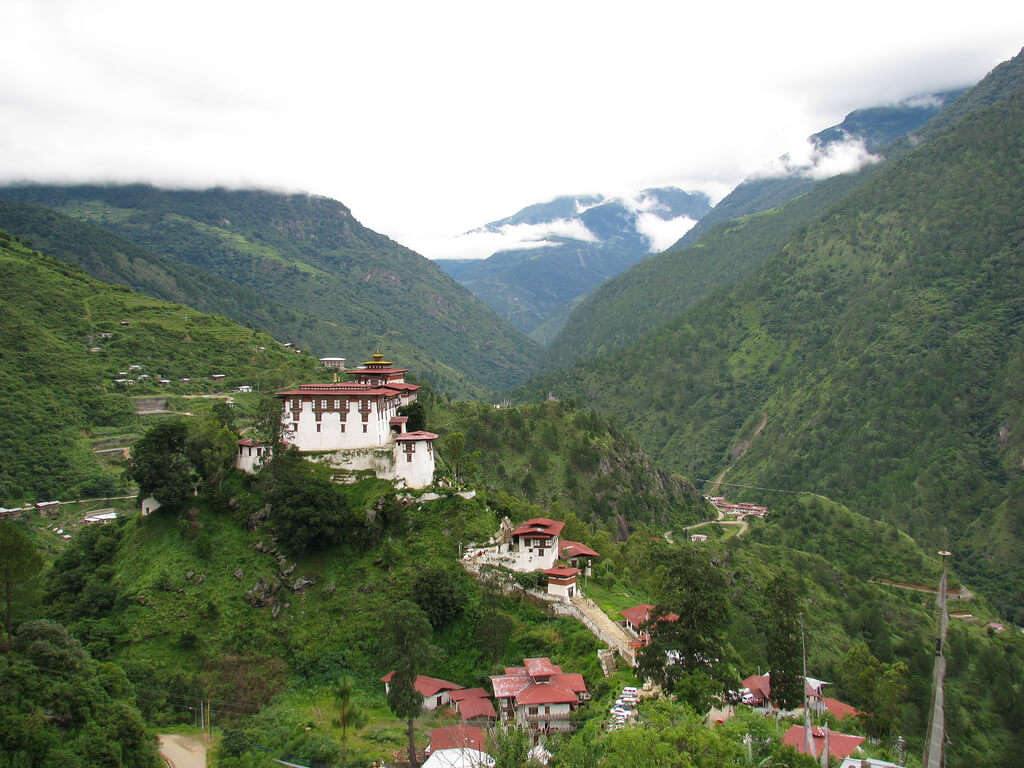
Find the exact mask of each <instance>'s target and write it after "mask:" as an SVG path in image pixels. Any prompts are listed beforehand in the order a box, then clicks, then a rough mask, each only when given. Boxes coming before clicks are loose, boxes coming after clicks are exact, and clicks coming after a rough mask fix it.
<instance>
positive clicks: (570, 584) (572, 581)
mask: <svg viewBox="0 0 1024 768" xmlns="http://www.w3.org/2000/svg"><path fill="white" fill-rule="evenodd" d="M579 573H580V569H579V568H569V567H567V566H564V565H558V566H555V567H554V568H546V569H545V570H544V575H545V576H547V577H548V594H549V595H552V596H553V597H559V598H561V599H562V600H565V601H569V600H572V598H573V597H574V596H575V595H576V594H578V592H579V588H578V587H577V586H576V576H578V575H579Z"/></svg>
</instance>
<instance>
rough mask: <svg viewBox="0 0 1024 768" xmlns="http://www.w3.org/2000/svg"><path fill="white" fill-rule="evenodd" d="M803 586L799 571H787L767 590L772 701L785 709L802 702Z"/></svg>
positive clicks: (770, 584) (771, 583)
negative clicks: (797, 572) (797, 574)
mask: <svg viewBox="0 0 1024 768" xmlns="http://www.w3.org/2000/svg"><path fill="white" fill-rule="evenodd" d="M800 587H801V583H800V580H799V579H798V577H797V576H796V574H794V573H793V572H792V571H789V570H784V571H782V572H780V573H779V574H778V575H777V576H776V577H775V578H774V579H772V580H771V581H770V582H768V586H767V588H766V589H765V610H766V612H767V615H766V616H765V620H764V627H765V638H766V640H767V656H768V667H769V669H770V670H771V689H772V700H773V701H774V702H775V703H776V704H777V705H779V706H780V707H782V708H783V709H795V708H796V707H798V706H800V703H801V702H802V701H803V690H804V689H803V651H802V646H801V637H800V614H801V605H800V591H801V590H800Z"/></svg>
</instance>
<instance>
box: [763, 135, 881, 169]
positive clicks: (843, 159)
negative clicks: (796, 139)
mask: <svg viewBox="0 0 1024 768" xmlns="http://www.w3.org/2000/svg"><path fill="white" fill-rule="evenodd" d="M881 159H882V158H881V157H879V156H878V155H873V154H871V153H870V152H869V151H868V149H867V147H866V146H865V144H864V139H862V138H860V137H857V136H851V135H849V134H847V135H846V136H845V138H844V139H843V140H841V141H833V142H830V143H828V144H826V145H824V146H822V145H820V144H817V143H816V142H813V141H811V140H810V139H808V140H807V141H805V142H804V143H802V144H800V145H798V146H797V147H794V149H793V150H791V151H790V152H787V153H786V154H784V155H783V156H782V157H780V158H779V159H778V160H776V161H774V162H773V163H772V164H771V165H769V166H768V167H767V168H765V169H764V170H762V171H760V172H758V173H755V174H753V178H771V177H778V176H804V177H806V178H810V179H815V180H821V179H828V178H831V177H832V176H839V175H840V174H843V173H853V172H854V171H859V170H860V169H861V168H863V167H864V166H866V165H871V164H873V163H877V162H879V161H881Z"/></svg>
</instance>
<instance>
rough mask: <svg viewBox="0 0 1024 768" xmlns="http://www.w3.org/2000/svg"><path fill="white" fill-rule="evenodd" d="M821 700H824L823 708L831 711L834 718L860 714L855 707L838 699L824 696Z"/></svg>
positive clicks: (840, 718)
mask: <svg viewBox="0 0 1024 768" xmlns="http://www.w3.org/2000/svg"><path fill="white" fill-rule="evenodd" d="M822 701H824V702H825V708H826V709H827V710H828V711H829V712H831V713H832V716H833V717H834V718H835V719H836V720H842V719H843V718H844V717H857V716H858V715H860V714H862V713H861V712H860V711H859V710H858V709H857V708H856V707H851V706H850V705H849V704H844V703H843V702H841V701H839V699H831V698H829V697H827V696H826V697H825V698H824V699H822Z"/></svg>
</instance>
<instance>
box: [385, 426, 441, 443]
mask: <svg viewBox="0 0 1024 768" xmlns="http://www.w3.org/2000/svg"><path fill="white" fill-rule="evenodd" d="M418 440H437V435H435V434H434V433H433V432H424V431H423V430H422V429H417V430H416V431H415V432H405V433H403V434H401V435H395V442H396V443H406V442H412V441H418Z"/></svg>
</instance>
